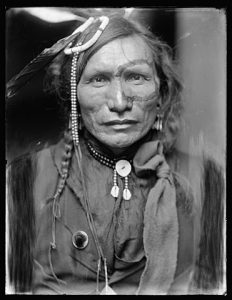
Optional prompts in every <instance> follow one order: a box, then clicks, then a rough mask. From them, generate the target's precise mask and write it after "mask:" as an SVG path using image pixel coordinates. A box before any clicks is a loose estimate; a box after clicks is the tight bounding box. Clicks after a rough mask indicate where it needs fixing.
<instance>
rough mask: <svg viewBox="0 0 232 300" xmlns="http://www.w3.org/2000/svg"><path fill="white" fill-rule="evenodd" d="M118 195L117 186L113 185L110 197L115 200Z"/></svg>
mask: <svg viewBox="0 0 232 300" xmlns="http://www.w3.org/2000/svg"><path fill="white" fill-rule="evenodd" d="M118 194H119V187H118V186H117V185H114V186H113V187H112V189H111V195H112V196H113V197H114V198H117V197H118Z"/></svg>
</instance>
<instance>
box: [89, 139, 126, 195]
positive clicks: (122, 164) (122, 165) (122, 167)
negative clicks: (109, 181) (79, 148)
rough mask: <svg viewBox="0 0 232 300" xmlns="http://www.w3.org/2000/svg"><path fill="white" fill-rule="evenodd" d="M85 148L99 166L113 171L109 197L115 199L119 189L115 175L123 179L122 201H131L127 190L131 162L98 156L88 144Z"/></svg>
mask: <svg viewBox="0 0 232 300" xmlns="http://www.w3.org/2000/svg"><path fill="white" fill-rule="evenodd" d="M87 148H88V150H89V153H90V154H91V155H92V156H93V158H95V159H96V160H97V161H99V162H100V163H101V164H103V165H105V166H107V167H109V168H111V169H113V170H114V175H113V183H114V184H113V187H112V189H111V195H112V196H113V197H114V198H117V197H118V195H119V187H118V184H117V175H120V176H121V177H123V178H125V185H124V189H123V199H124V200H130V199H131V192H130V190H129V188H128V175H129V174H130V172H131V164H132V160H129V161H128V160H125V159H119V160H117V159H116V158H113V159H111V158H109V157H107V156H105V155H102V154H100V153H99V152H98V151H97V150H96V149H94V148H93V146H92V145H91V144H90V143H87Z"/></svg>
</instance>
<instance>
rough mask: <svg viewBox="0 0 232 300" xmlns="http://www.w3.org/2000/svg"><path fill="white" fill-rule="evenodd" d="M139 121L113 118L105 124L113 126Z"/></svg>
mask: <svg viewBox="0 0 232 300" xmlns="http://www.w3.org/2000/svg"><path fill="white" fill-rule="evenodd" d="M136 123H138V122H137V121H135V120H128V119H124V120H112V121H108V122H105V125H107V126H113V125H132V124H136Z"/></svg>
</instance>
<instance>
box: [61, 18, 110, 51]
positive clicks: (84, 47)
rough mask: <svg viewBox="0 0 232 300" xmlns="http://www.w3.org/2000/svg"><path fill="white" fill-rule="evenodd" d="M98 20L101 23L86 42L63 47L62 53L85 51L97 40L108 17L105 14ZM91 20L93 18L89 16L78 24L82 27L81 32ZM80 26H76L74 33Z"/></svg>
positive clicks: (107, 21)
mask: <svg viewBox="0 0 232 300" xmlns="http://www.w3.org/2000/svg"><path fill="white" fill-rule="evenodd" d="M99 20H100V21H101V25H100V26H99V28H98V30H97V31H96V33H95V34H94V36H93V37H92V38H91V39H90V40H89V41H88V42H86V43H85V44H84V45H79V46H75V47H73V48H69V47H67V48H66V49H64V53H65V54H66V55H70V54H74V53H80V52H82V51H85V50H86V49H88V48H89V47H91V46H92V45H93V44H94V43H95V42H96V41H97V40H98V38H99V37H100V35H101V34H102V32H103V30H104V29H105V28H106V26H107V24H108V23H109V18H108V17H106V16H101V17H99ZM93 21H94V18H89V19H88V20H87V21H86V22H85V23H84V24H82V25H81V26H80V27H82V28H81V32H83V31H84V30H85V29H87V28H88V27H89V26H90V25H91V24H92V23H93ZM96 21H97V20H96ZM80 27H79V28H77V29H76V30H75V31H74V33H76V32H79V31H80ZM74 33H73V34H74Z"/></svg>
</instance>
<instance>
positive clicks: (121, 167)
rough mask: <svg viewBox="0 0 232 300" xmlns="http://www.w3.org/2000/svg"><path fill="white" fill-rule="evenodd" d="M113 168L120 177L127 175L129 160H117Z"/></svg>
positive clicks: (129, 166) (129, 165)
mask: <svg viewBox="0 0 232 300" xmlns="http://www.w3.org/2000/svg"><path fill="white" fill-rule="evenodd" d="M115 168H116V171H117V173H118V174H119V175H120V176H122V177H126V176H128V175H129V174H130V172H131V164H130V163H129V161H127V160H124V159H121V160H119V161H118V162H117V163H116V165H115Z"/></svg>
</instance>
